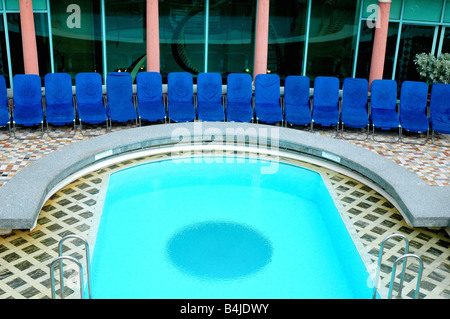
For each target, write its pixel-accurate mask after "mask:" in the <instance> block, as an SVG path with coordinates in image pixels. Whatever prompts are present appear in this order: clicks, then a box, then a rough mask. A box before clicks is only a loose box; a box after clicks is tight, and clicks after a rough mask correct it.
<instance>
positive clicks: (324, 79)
mask: <svg viewBox="0 0 450 319" xmlns="http://www.w3.org/2000/svg"><path fill="white" fill-rule="evenodd" d="M312 117H313V120H314V123H316V124H320V125H323V126H331V125H337V124H338V122H339V79H338V78H336V77H328V76H319V77H317V78H316V79H315V80H314V94H313V110H312Z"/></svg>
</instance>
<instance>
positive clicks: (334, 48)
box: [306, 0, 359, 81]
mask: <svg viewBox="0 0 450 319" xmlns="http://www.w3.org/2000/svg"><path fill="white" fill-rule="evenodd" d="M358 7H359V5H358V1H357V0H348V1H345V2H343V1H335V0H321V1H312V7H311V21H310V34H309V47H308V63H307V69H306V75H307V76H309V78H310V79H311V81H313V80H314V79H315V78H316V77H317V76H336V77H338V78H339V79H340V80H341V81H343V80H344V79H345V78H346V77H350V76H351V75H352V61H353V52H354V47H355V42H356V34H357V28H356V26H357V22H358V17H359V8H358Z"/></svg>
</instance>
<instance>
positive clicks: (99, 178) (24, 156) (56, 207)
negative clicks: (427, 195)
mask: <svg viewBox="0 0 450 319" xmlns="http://www.w3.org/2000/svg"><path fill="white" fill-rule="evenodd" d="M115 129H117V130H118V129H130V126H128V127H117V128H115ZM319 133H320V134H323V135H329V136H332V135H333V132H331V131H327V130H321V131H319ZM2 137H6V135H5V134H4V133H3V135H1V136H0V138H2ZM85 138H88V137H86V136H82V135H81V134H79V133H77V135H76V136H75V138H74V139H71V138H61V139H50V138H45V139H38V140H24V141H18V140H16V139H9V140H4V141H1V142H0V145H1V149H0V172H1V174H2V177H1V180H0V183H1V184H4V183H6V182H7V181H8V180H9V179H10V178H12V177H13V176H14V174H15V173H16V172H17V171H19V170H20V169H21V168H23V167H25V166H26V165H28V164H29V163H31V162H32V161H35V160H37V159H39V158H40V157H42V156H45V154H48V153H49V152H51V151H53V150H56V149H58V148H60V147H63V146H64V145H67V144H70V143H75V142H76V141H79V140H82V139H85ZM442 141H443V142H446V143H448V142H449V140H448V137H447V136H441V137H440V142H442ZM349 142H350V143H355V144H357V145H359V146H361V147H364V148H367V149H369V150H371V151H374V152H377V153H379V154H381V155H383V156H386V157H389V158H392V159H393V160H394V161H396V162H397V163H398V164H400V165H402V166H405V167H406V168H408V169H410V170H412V171H414V172H417V174H419V176H420V177H421V178H423V179H424V180H425V181H426V182H427V183H429V184H431V185H437V186H444V185H446V186H448V185H450V181H449V179H450V174H449V171H450V163H449V160H448V158H449V156H450V152H449V150H448V148H444V147H439V146H435V145H431V144H427V145H424V146H418V145H405V144H402V143H397V144H386V143H377V142H372V141H365V142H357V141H349ZM144 160H145V159H144ZM136 161H137V160H133V161H131V162H125V163H120V164H117V165H112V166H110V167H107V168H104V169H101V170H98V171H96V172H92V173H90V174H88V175H86V176H83V177H81V178H79V179H78V180H76V181H74V182H73V183H71V184H70V185H68V186H66V187H65V188H63V189H62V190H60V191H59V192H57V193H56V194H54V195H53V196H52V197H51V198H50V199H49V200H48V202H47V203H46V204H45V205H44V207H43V209H42V211H41V213H40V215H39V219H38V223H37V227H36V228H35V229H34V230H32V231H31V232H30V231H28V230H24V231H21V230H15V231H14V232H13V233H11V234H9V235H4V236H1V237H0V298H2V299H4V298H49V297H51V292H50V276H49V264H50V262H51V261H52V260H53V258H55V257H57V243H58V241H59V240H60V239H61V238H62V237H63V236H64V235H66V234H69V233H74V234H78V235H81V236H83V237H85V238H92V236H94V235H93V234H92V232H93V229H95V227H92V225H93V223H94V224H95V221H96V218H97V219H98V217H99V214H100V211H101V204H102V196H104V187H102V186H104V183H105V181H106V180H107V178H108V176H109V174H110V173H111V172H113V171H115V170H118V169H121V168H123V167H125V166H126V165H133V163H136ZM303 165H304V166H307V167H308V166H309V167H311V168H312V169H316V170H318V171H320V172H321V173H322V174H323V176H326V178H327V180H328V181H329V183H330V184H331V185H332V187H333V189H334V191H335V193H336V195H337V197H338V199H339V202H340V204H341V206H342V207H343V214H344V215H345V216H346V217H347V218H348V219H349V220H350V222H351V225H352V226H351V227H353V228H354V229H355V231H356V234H357V237H358V240H359V241H360V242H361V243H362V246H363V250H364V252H365V253H367V255H368V256H369V259H370V260H369V261H368V265H367V266H368V269H369V271H370V272H375V263H376V262H377V260H378V251H379V246H380V242H381V241H382V240H383V239H384V238H385V237H386V236H387V235H389V234H392V233H400V234H403V235H405V236H406V237H408V238H409V240H410V245H411V246H410V247H411V249H410V251H411V252H412V253H415V254H417V255H419V256H420V257H421V258H422V260H423V261H424V274H423V278H422V284H421V290H420V298H427V299H429V298H446V299H449V298H450V237H449V236H448V235H447V233H446V232H445V231H443V230H430V229H412V228H410V227H409V226H408V225H407V224H406V223H405V222H404V220H403V219H402V216H401V215H400V214H399V213H398V211H397V210H396V209H395V208H394V207H393V206H392V205H391V204H390V203H389V202H388V201H387V200H386V199H384V198H383V197H382V196H381V195H380V194H378V193H377V192H376V191H374V190H372V189H370V188H369V187H367V186H366V185H363V184H361V183H359V182H358V181H355V180H353V179H351V178H349V177H347V176H344V175H342V174H339V173H336V172H333V171H330V170H327V169H324V168H321V167H317V166H315V165H312V164H308V163H304V164H303ZM65 248H66V249H65V251H67V253H68V254H71V255H75V256H77V257H81V258H82V256H83V249H82V245H80V244H79V243H76V242H73V243H72V242H69V243H67V244H66V245H65ZM385 249H386V250H385V251H386V254H385V257H383V260H384V263H383V267H382V271H381V275H382V281H381V283H382V288H381V290H382V292H383V291H384V292H385V291H386V289H387V285H388V281H389V279H390V273H391V272H390V271H391V265H392V262H393V260H395V258H396V257H398V256H400V254H401V253H402V251H403V243H402V242H400V241H398V242H397V241H394V242H390V243H389V245H388V244H386V248H385ZM82 259H83V258H82ZM416 273H417V264H415V263H414V262H410V263H408V270H407V276H406V279H405V281H406V283H405V288H404V289H403V296H404V297H406V298H411V297H413V295H414V289H415V284H416V281H415V279H416V277H415V274H416ZM69 276H70V273H69ZM394 288H395V287H394ZM72 292H73V291H71V290H70V289H68V290H67V291H66V293H67V294H69V295H72V296H73V295H75V293H74V294H71V293H72Z"/></svg>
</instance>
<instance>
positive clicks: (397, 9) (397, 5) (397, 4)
mask: <svg viewBox="0 0 450 319" xmlns="http://www.w3.org/2000/svg"><path fill="white" fill-rule="evenodd" d="M376 6H378V0H364V7H363V12H362V16H363V18H376V16H374V15H376V11H375V8H376ZM401 11H402V0H392V3H391V10H390V13H389V18H390V19H391V20H398V19H400V14H401Z"/></svg>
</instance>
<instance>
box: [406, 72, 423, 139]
mask: <svg viewBox="0 0 450 319" xmlns="http://www.w3.org/2000/svg"><path fill="white" fill-rule="evenodd" d="M427 99H428V86H427V84H426V83H425V82H417V81H405V82H403V83H402V87H401V91H400V124H401V126H402V128H403V129H405V130H408V131H411V132H415V133H421V132H426V131H428V128H429V123H428V117H427Z"/></svg>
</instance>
